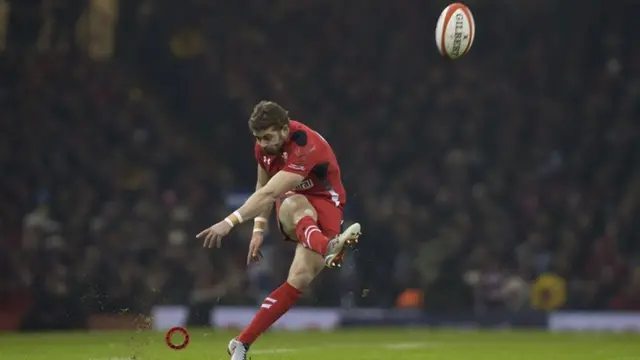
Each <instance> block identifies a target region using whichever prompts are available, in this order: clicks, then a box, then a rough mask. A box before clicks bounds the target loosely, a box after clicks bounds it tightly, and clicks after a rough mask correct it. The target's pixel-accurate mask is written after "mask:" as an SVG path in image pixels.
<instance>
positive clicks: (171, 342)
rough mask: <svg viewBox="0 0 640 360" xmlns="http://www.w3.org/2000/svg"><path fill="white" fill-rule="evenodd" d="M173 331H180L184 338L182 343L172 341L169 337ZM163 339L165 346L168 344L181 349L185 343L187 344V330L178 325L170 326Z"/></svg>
mask: <svg viewBox="0 0 640 360" xmlns="http://www.w3.org/2000/svg"><path fill="white" fill-rule="evenodd" d="M175 333H181V334H182V336H184V340H183V341H182V344H174V343H173V341H172V340H171V337H172V336H173V334H175ZM164 340H165V342H166V343H167V346H169V347H170V348H171V349H173V350H182V349H184V348H186V347H187V345H189V332H188V331H187V329H185V328H183V327H180V326H176V327H172V328H171V329H169V331H167V334H166V335H165V337H164Z"/></svg>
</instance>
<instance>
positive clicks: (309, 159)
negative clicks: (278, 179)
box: [282, 142, 320, 178]
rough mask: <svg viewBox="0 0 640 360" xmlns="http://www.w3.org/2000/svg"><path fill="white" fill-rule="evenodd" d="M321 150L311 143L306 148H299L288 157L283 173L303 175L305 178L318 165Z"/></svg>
mask: <svg viewBox="0 0 640 360" xmlns="http://www.w3.org/2000/svg"><path fill="white" fill-rule="evenodd" d="M319 157H320V149H319V148H318V147H317V146H316V144H315V143H313V142H309V143H308V144H307V145H305V146H297V147H295V148H294V149H293V151H291V153H290V154H289V155H288V157H287V160H286V161H285V164H284V167H283V168H282V171H286V172H290V173H294V174H298V175H302V176H304V177H305V178H306V177H307V175H309V173H310V172H311V170H313V168H314V167H315V166H316V165H317V164H318V158H319Z"/></svg>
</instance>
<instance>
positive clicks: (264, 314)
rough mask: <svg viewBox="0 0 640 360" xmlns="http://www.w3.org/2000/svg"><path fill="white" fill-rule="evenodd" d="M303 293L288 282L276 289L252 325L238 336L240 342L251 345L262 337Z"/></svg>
mask: <svg viewBox="0 0 640 360" xmlns="http://www.w3.org/2000/svg"><path fill="white" fill-rule="evenodd" d="M300 295H302V291H300V290H298V289H296V288H294V287H293V286H291V285H289V283H288V282H285V283H284V284H282V285H281V286H280V287H279V288H277V289H275V290H274V291H273V292H272V293H271V294H269V296H268V297H267V298H266V299H264V302H263V303H262V306H260V310H258V313H257V314H256V316H254V317H253V320H251V324H249V326H247V328H246V329H244V331H243V332H242V334H240V336H238V341H240V342H241V343H243V344H248V345H251V344H253V342H254V341H256V339H257V338H258V337H259V336H260V335H262V333H264V332H265V331H267V329H269V327H271V325H273V323H275V322H276V321H278V319H280V317H281V316H282V315H284V313H286V312H287V311H289V309H290V308H291V307H292V306H293V305H294V304H295V303H296V302H297V301H298V299H299V298H300Z"/></svg>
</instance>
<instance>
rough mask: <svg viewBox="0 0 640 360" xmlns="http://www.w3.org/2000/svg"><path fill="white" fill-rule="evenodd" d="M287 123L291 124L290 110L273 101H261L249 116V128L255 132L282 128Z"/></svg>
mask: <svg viewBox="0 0 640 360" xmlns="http://www.w3.org/2000/svg"><path fill="white" fill-rule="evenodd" d="M286 125H289V112H288V111H287V110H285V109H284V108H283V107H282V106H280V105H278V104H276V103H274V102H273V101H265V100H263V101H260V102H259V103H258V105H256V106H255V107H254V108H253V112H252V113H251V117H249V128H250V129H251V131H255V132H260V131H265V130H268V129H270V128H275V129H277V130H280V129H282V128H284V127H285V126H286Z"/></svg>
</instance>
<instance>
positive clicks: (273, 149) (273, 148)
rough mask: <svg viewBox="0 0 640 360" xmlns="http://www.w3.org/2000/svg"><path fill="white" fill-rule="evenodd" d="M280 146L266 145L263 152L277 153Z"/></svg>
mask: <svg viewBox="0 0 640 360" xmlns="http://www.w3.org/2000/svg"><path fill="white" fill-rule="evenodd" d="M281 148H282V147H281V146H266V147H264V152H266V153H267V154H269V155H278V154H279V153H280V149H281Z"/></svg>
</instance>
